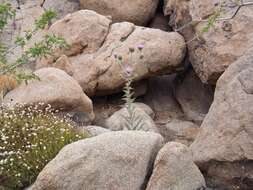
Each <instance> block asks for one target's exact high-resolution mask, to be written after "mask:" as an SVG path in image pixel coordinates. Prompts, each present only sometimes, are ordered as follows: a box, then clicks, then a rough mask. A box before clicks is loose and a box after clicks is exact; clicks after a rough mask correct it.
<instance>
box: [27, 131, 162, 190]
mask: <svg viewBox="0 0 253 190" xmlns="http://www.w3.org/2000/svg"><path fill="white" fill-rule="evenodd" d="M162 143H163V138H162V137H161V136H160V135H159V134H156V133H146V132H132V131H124V132H111V133H105V134H102V135H99V136H97V137H93V138H89V139H85V140H81V141H77V142H75V143H73V144H70V145H67V146H66V147H64V148H63V149H62V150H61V151H60V153H59V154H58V155H57V156H56V157H55V158H54V159H53V160H52V161H51V162H49V164H48V165H47V166H46V167H45V168H44V169H43V170H42V172H41V173H40V174H39V176H38V178H37V180H36V182H35V183H34V185H33V186H32V188H31V190H49V189H54V190H70V189H72V190H79V189H85V190H94V189H99V190H108V189H110V190H129V189H131V190H139V189H144V188H145V186H146V183H147V179H148V176H149V173H150V172H151V169H152V164H153V162H154V160H155V157H156V154H157V152H158V151H159V149H160V148H161V146H162Z"/></svg>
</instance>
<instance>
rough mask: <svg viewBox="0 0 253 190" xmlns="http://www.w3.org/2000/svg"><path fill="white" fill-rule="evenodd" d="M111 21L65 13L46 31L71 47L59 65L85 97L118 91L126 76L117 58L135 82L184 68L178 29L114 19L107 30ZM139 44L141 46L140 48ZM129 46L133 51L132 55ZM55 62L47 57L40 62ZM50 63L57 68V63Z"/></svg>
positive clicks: (87, 14)
mask: <svg viewBox="0 0 253 190" xmlns="http://www.w3.org/2000/svg"><path fill="white" fill-rule="evenodd" d="M109 24H110V20H109V19H108V18H106V17H104V16H101V15H98V14H97V13H95V12H93V11H88V10H82V11H79V12H76V13H74V14H71V15H68V16H66V17H65V18H64V19H63V20H60V21H58V22H56V23H55V24H54V25H52V27H51V28H50V29H49V31H50V32H52V33H53V34H57V35H59V36H62V37H64V38H66V40H67V42H69V43H70V46H71V47H70V49H68V50H66V51H65V52H63V53H65V54H66V55H67V56H68V59H65V61H66V64H63V65H65V68H63V67H62V66H61V69H64V70H65V71H66V72H67V73H68V74H70V75H72V76H73V77H74V78H75V79H76V80H77V81H78V82H79V84H80V85H81V86H82V88H83V90H84V92H85V93H86V94H88V95H89V96H93V95H107V94H111V93H115V92H117V91H120V90H121V87H122V86H123V85H124V83H125V79H124V77H123V75H124V71H123V69H122V66H121V65H120V64H119V60H118V58H119V57H120V58H122V60H121V61H122V64H123V66H124V67H125V66H126V67H130V68H132V70H133V73H134V78H133V80H134V81H139V80H142V79H145V78H147V77H149V76H152V75H155V74H161V73H166V72H167V73H170V72H174V71H176V70H177V69H178V68H180V67H182V60H183V58H184V55H185V43H184V39H183V37H182V36H181V35H179V34H178V33H175V32H172V33H168V32H164V31H161V30H157V29H150V28H143V27H139V26H135V25H134V24H131V23H128V22H122V23H116V24H113V25H111V26H110V28H109ZM108 30H109V31H108ZM75 31H78V32H75ZM79 31H82V32H79ZM107 33H108V34H107ZM139 45H141V46H142V47H143V48H142V49H141V50H140V49H138V46H139ZM130 49H131V51H132V49H133V50H134V51H133V52H132V53H131V52H129V51H130ZM58 57H60V58H61V56H60V55H59V56H58ZM53 62H54V60H50V61H48V60H47V62H46V64H45V62H44V66H48V65H52V64H53ZM56 62H57V61H56ZM41 64H42V63H39V64H38V65H41ZM42 65H43V64H42ZM53 66H55V67H57V65H56V64H53ZM84 73H85V75H84Z"/></svg>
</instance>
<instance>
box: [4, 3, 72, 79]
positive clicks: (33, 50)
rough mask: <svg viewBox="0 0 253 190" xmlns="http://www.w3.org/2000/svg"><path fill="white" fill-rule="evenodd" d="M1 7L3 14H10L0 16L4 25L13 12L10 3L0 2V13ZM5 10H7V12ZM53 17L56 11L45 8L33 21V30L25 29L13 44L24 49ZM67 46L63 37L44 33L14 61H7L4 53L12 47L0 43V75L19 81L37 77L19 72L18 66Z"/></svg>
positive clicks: (45, 56) (8, 51) (51, 54)
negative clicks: (22, 34)
mask: <svg viewBox="0 0 253 190" xmlns="http://www.w3.org/2000/svg"><path fill="white" fill-rule="evenodd" d="M1 7H2V9H3V10H5V11H2V12H3V13H5V14H3V15H10V16H5V17H4V16H2V17H0V23H1V22H4V23H5V25H6V24H7V21H8V19H10V18H12V17H11V16H12V15H13V14H14V13H13V14H11V13H12V9H11V7H10V5H7V4H0V13H1ZM6 12H8V14H7V13H6ZM0 15H1V14H0ZM13 16H14V15H13ZM55 17H56V13H55V12H54V11H52V10H46V11H45V12H44V13H43V14H42V15H41V17H40V18H39V19H37V20H36V21H35V23H34V29H33V30H31V31H30V30H29V31H26V32H25V34H24V36H18V37H17V38H16V40H15V45H16V46H17V47H21V48H23V49H25V46H26V45H27V44H28V43H29V41H30V40H31V39H32V37H33V36H34V35H35V34H36V33H37V32H39V31H40V30H43V29H44V28H45V27H47V26H48V25H50V23H51V22H52V20H53V19H54V18H55ZM67 47H68V45H67V43H66V41H65V40H64V39H63V38H61V37H57V36H55V35H45V36H44V37H43V39H42V40H41V41H39V42H36V43H34V44H33V45H32V46H31V47H29V48H28V49H25V50H24V51H23V54H22V55H21V56H20V57H18V58H17V59H16V61H14V62H13V63H8V62H7V59H6V55H7V54H8V53H11V50H12V49H6V47H5V46H4V44H0V75H11V76H12V77H13V78H16V80H17V81H19V82H22V81H25V82H27V81H28V80H32V79H38V77H36V76H35V75H34V74H32V73H26V72H23V73H21V72H20V70H18V68H19V67H20V66H22V65H25V64H28V63H30V62H32V61H35V60H37V59H41V58H47V57H49V56H53V52H54V51H55V49H59V48H67ZM13 49H15V48H13Z"/></svg>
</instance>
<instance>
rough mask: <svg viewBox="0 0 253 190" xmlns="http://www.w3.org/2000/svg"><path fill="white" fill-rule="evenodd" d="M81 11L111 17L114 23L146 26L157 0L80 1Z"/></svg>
mask: <svg viewBox="0 0 253 190" xmlns="http://www.w3.org/2000/svg"><path fill="white" fill-rule="evenodd" d="M80 3H81V7H82V8H83V9H89V10H94V11H96V12H98V13H100V14H102V15H111V16H112V19H113V21H114V22H123V21H128V22H132V23H134V24H136V25H145V24H147V23H148V22H149V21H150V20H151V19H152V17H153V16H154V14H155V11H156V8H157V5H158V3H159V0H135V1H132V0H80Z"/></svg>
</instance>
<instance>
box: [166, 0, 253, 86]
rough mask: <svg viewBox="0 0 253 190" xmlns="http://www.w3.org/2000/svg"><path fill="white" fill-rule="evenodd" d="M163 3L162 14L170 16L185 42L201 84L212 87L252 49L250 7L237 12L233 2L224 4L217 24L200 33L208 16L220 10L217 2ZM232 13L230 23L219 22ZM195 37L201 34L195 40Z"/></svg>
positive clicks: (183, 0)
mask: <svg viewBox="0 0 253 190" xmlns="http://www.w3.org/2000/svg"><path fill="white" fill-rule="evenodd" d="M165 2H166V4H165V7H164V13H165V14H166V15H171V24H172V25H173V26H174V27H176V26H177V28H178V29H179V30H180V32H181V33H182V34H183V35H184V37H185V38H186V41H188V49H189V54H190V59H191V62H192V65H193V67H194V69H195V71H196V73H197V75H198V76H199V77H200V78H201V80H202V81H203V82H208V83H212V84H215V82H216V80H217V79H218V78H219V76H220V75H221V74H222V73H223V72H224V71H225V70H226V68H227V67H228V66H229V65H230V64H231V63H233V62H234V61H236V60H237V59H239V58H240V57H241V56H242V55H243V54H244V52H245V51H246V50H247V49H248V48H250V47H252V45H253V43H252V37H251V36H252V33H253V24H252V19H253V7H252V6H243V7H241V8H240V10H239V11H238V12H237V11H236V10H237V8H238V5H237V4H236V1H233V2H231V1H230V0H226V1H223V4H222V11H221V12H220V13H221V15H220V17H219V18H218V19H220V20H219V21H218V22H215V23H214V26H213V27H210V28H209V29H208V31H205V32H203V31H204V30H205V29H204V28H206V26H207V25H208V24H207V22H208V19H209V18H210V16H211V15H213V14H214V13H215V12H217V11H218V10H219V7H220V5H219V2H220V1H213V0H203V1H199V0H190V1H188V0H173V1H165ZM234 13H236V16H234V17H233V18H232V19H222V18H231V17H232V16H233V15H234ZM216 15H217V14H216ZM200 20H202V21H200ZM182 26H184V27H183V28H184V29H182V28H181V27H182ZM196 34H201V35H199V38H198V39H197V38H196ZM193 39H195V40H193Z"/></svg>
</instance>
